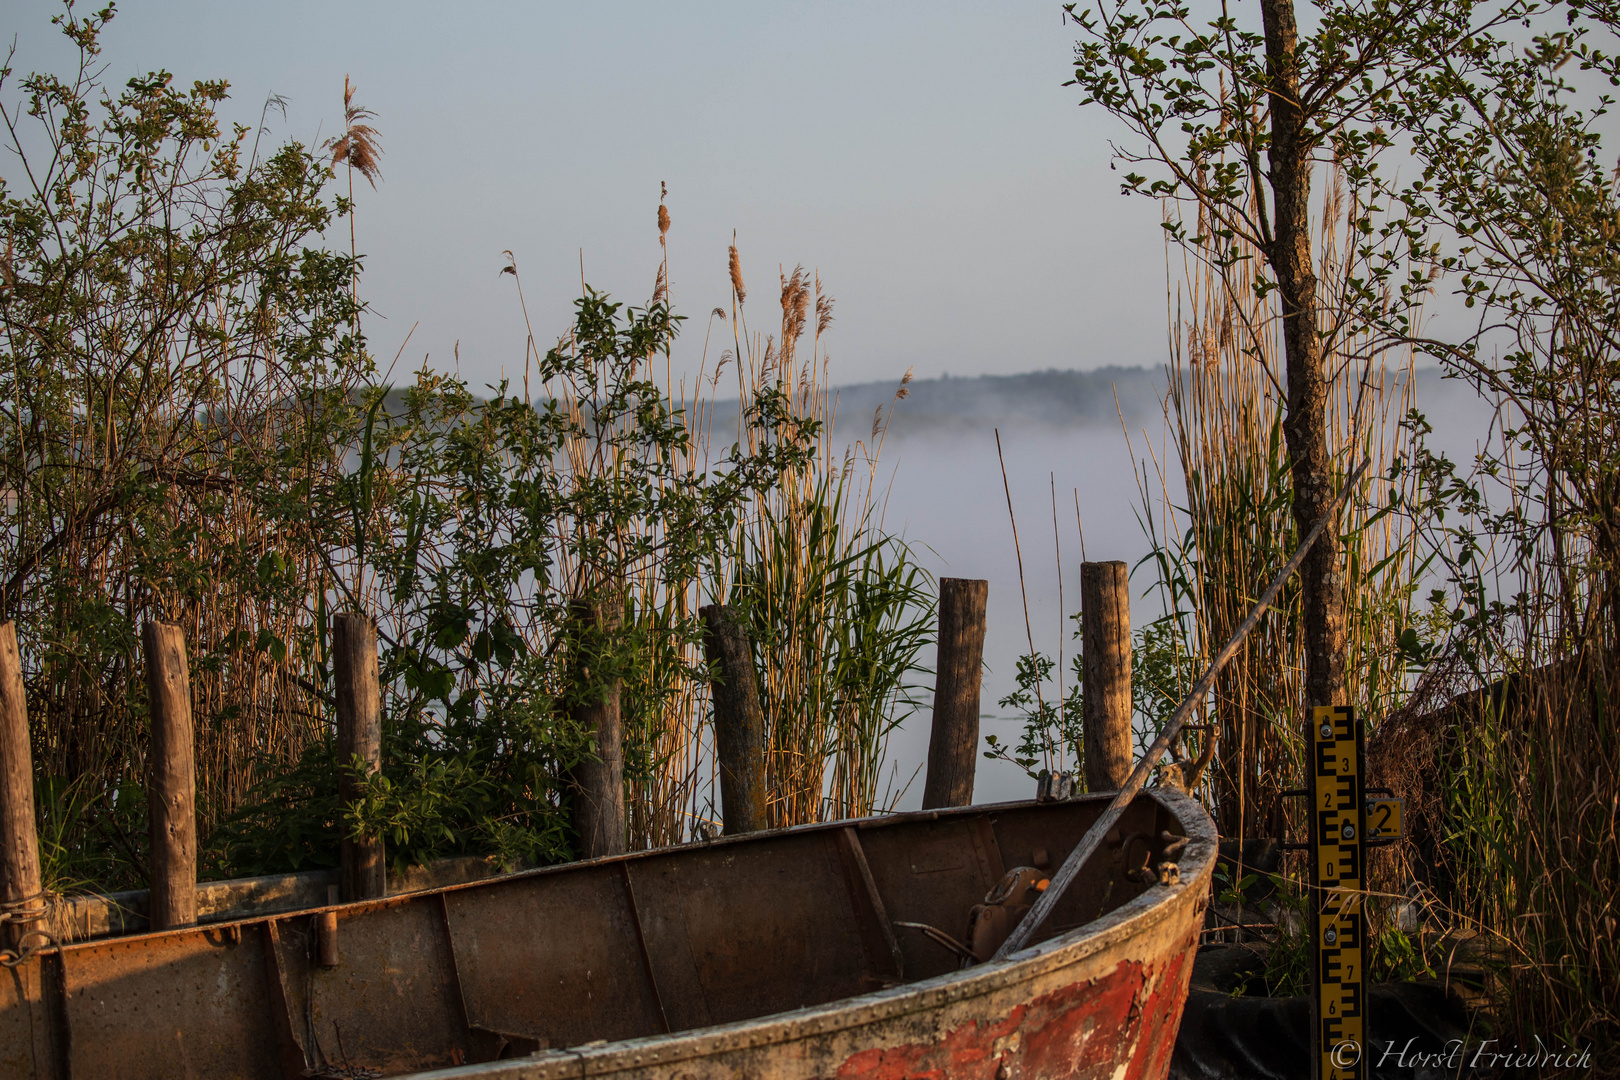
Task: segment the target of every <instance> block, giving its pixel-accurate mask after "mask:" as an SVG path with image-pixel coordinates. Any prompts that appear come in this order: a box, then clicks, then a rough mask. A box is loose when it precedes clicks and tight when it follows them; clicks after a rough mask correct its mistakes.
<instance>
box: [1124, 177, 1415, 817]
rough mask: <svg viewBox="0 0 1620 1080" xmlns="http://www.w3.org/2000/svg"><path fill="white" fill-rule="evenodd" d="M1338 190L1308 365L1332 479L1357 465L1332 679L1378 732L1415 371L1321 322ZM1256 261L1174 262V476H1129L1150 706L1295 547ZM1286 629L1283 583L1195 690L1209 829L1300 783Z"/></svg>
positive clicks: (1199, 663) (1404, 565) (1338, 266)
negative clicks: (1339, 658) (1143, 594)
mask: <svg viewBox="0 0 1620 1080" xmlns="http://www.w3.org/2000/svg"><path fill="white" fill-rule="evenodd" d="M1342 192H1343V188H1342V184H1340V183H1335V184H1334V185H1333V186H1332V187H1330V189H1329V191H1328V194H1327V197H1326V200H1325V205H1324V206H1323V208H1322V213H1321V216H1320V237H1319V241H1318V250H1319V251H1320V252H1321V253H1322V255H1321V266H1320V267H1319V268H1318V275H1319V278H1320V279H1321V281H1322V282H1323V284H1324V286H1326V290H1325V291H1327V292H1328V294H1329V295H1328V296H1327V297H1326V298H1325V299H1326V302H1325V303H1324V304H1323V305H1322V308H1321V311H1322V312H1323V313H1324V315H1323V319H1322V322H1323V326H1322V329H1323V333H1324V335H1325V340H1327V341H1328V342H1329V343H1330V344H1331V348H1329V349H1328V350H1327V351H1326V354H1325V357H1324V361H1323V363H1324V367H1325V372H1324V376H1325V378H1326V381H1327V385H1328V415H1327V417H1326V421H1327V429H1328V439H1329V445H1330V447H1332V448H1333V457H1334V460H1335V462H1336V463H1337V474H1336V475H1338V476H1339V477H1343V476H1344V475H1345V474H1347V473H1348V472H1349V471H1350V470H1351V469H1352V468H1354V467H1355V465H1356V464H1358V463H1359V462H1360V460H1361V459H1362V458H1363V457H1371V458H1372V461H1373V467H1372V468H1371V469H1370V470H1369V471H1368V474H1367V479H1365V480H1364V481H1362V483H1361V490H1360V491H1358V492H1356V493H1354V494H1353V496H1352V497H1351V499H1350V500H1349V502H1348V505H1347V508H1346V510H1345V512H1344V514H1343V516H1342V518H1341V520H1340V525H1339V531H1340V533H1341V536H1342V542H1343V545H1344V564H1343V587H1344V590H1345V596H1346V598H1347V603H1348V606H1347V613H1348V618H1347V626H1346V639H1347V650H1346V652H1347V664H1346V684H1347V688H1348V692H1349V697H1350V700H1351V701H1352V702H1353V703H1354V704H1355V706H1356V709H1357V711H1358V714H1359V715H1362V716H1365V717H1367V718H1368V719H1369V721H1370V723H1371V724H1372V726H1373V727H1374V728H1376V726H1377V723H1378V720H1379V718H1380V717H1381V716H1382V715H1383V714H1384V713H1385V712H1386V711H1388V710H1389V709H1391V708H1393V707H1394V706H1396V705H1397V704H1399V703H1400V701H1401V700H1402V697H1403V695H1404V693H1405V692H1406V690H1407V689H1408V685H1409V679H1408V677H1407V673H1406V668H1405V665H1404V663H1403V661H1402V659H1401V656H1400V653H1399V651H1398V649H1397V648H1396V641H1397V639H1398V638H1399V637H1400V635H1401V633H1402V632H1403V631H1404V630H1405V629H1406V628H1407V626H1408V625H1409V622H1410V615H1409V609H1410V605H1411V599H1412V595H1413V592H1414V590H1415V589H1416V587H1417V581H1418V576H1419V574H1420V572H1421V567H1420V565H1419V563H1420V560H1419V555H1418V546H1417V543H1416V532H1415V530H1414V529H1413V528H1412V526H1411V522H1410V518H1409V517H1407V516H1405V515H1402V514H1398V513H1395V512H1393V511H1395V510H1396V509H1397V508H1398V506H1399V504H1400V501H1401V499H1402V497H1403V496H1402V491H1403V485H1409V484H1410V480H1409V479H1407V480H1400V479H1397V480H1395V481H1393V483H1392V484H1386V483H1381V482H1380V479H1379V478H1380V477H1383V476H1387V475H1388V474H1389V472H1390V466H1392V465H1398V463H1399V462H1401V461H1402V460H1403V458H1405V457H1408V456H1409V455H1410V450H1409V448H1408V447H1407V445H1406V439H1407V435H1406V433H1405V431H1404V430H1403V429H1402V428H1401V427H1400V421H1401V419H1402V418H1404V417H1405V415H1406V413H1407V411H1408V410H1409V408H1410V407H1411V406H1412V404H1413V399H1412V388H1413V377H1412V363H1411V354H1410V351H1407V352H1405V353H1404V354H1403V355H1402V359H1401V360H1400V361H1399V362H1398V363H1396V364H1394V365H1391V364H1390V362H1389V360H1388V359H1387V357H1388V353H1387V352H1386V351H1385V350H1384V349H1382V348H1381V347H1380V345H1381V343H1380V342H1379V341H1377V340H1375V339H1373V338H1372V337H1371V336H1369V335H1366V334H1358V333H1355V332H1352V331H1351V330H1349V329H1348V328H1345V327H1342V326H1335V325H1333V324H1332V323H1331V322H1330V313H1331V312H1333V311H1335V310H1336V305H1335V304H1334V303H1333V300H1334V297H1333V295H1332V293H1333V290H1335V289H1341V290H1342V289H1344V288H1346V287H1347V282H1346V280H1345V279H1346V275H1347V273H1348V272H1349V271H1348V260H1347V258H1346V257H1345V255H1344V253H1343V252H1342V251H1341V248H1340V237H1339V229H1340V228H1341V226H1342V221H1343V218H1344V216H1345V207H1344V205H1343V193H1342ZM1200 231H1203V230H1202V228H1201V229H1200ZM1239 254H1242V253H1241V252H1240V253H1239ZM1256 254H1257V253H1254V252H1249V253H1248V255H1249V257H1247V258H1240V259H1237V260H1231V261H1223V262H1219V263H1217V262H1214V261H1212V262H1206V263H1203V264H1201V265H1196V266H1195V265H1192V264H1189V265H1188V266H1187V268H1186V275H1185V281H1186V287H1187V294H1186V303H1187V304H1188V306H1189V307H1190V308H1191V309H1192V312H1193V314H1192V316H1191V317H1190V318H1185V317H1183V315H1182V314H1181V309H1180V307H1179V304H1178V307H1177V310H1176V311H1175V312H1174V314H1173V319H1172V349H1171V358H1170V362H1169V364H1168V366H1167V369H1166V373H1167V377H1168V388H1167V392H1166V396H1165V399H1164V407H1165V418H1166V421H1167V424H1168V426H1169V430H1170V432H1171V438H1172V440H1173V445H1174V451H1175V456H1176V461H1177V464H1178V466H1179V468H1178V476H1177V477H1176V480H1179V484H1175V483H1173V482H1172V480H1171V478H1170V477H1169V476H1167V475H1165V473H1164V471H1163V469H1162V467H1161V472H1160V478H1159V489H1158V491H1156V492H1155V491H1151V490H1149V489H1147V488H1146V486H1145V485H1144V489H1143V492H1142V496H1143V499H1144V503H1145V507H1146V511H1147V514H1146V518H1147V520H1148V522H1149V523H1150V525H1151V526H1152V539H1153V542H1154V551H1153V552H1152V554H1151V555H1150V556H1149V559H1150V560H1151V563H1152V566H1153V569H1154V574H1155V585H1156V586H1157V589H1158V591H1159V593H1160V595H1161V596H1162V597H1163V600H1164V603H1165V608H1166V615H1165V616H1164V620H1165V621H1163V622H1161V624H1160V626H1161V627H1163V628H1165V629H1168V630H1170V631H1172V633H1171V634H1170V635H1169V636H1168V637H1167V636H1165V635H1164V634H1162V633H1161V634H1159V635H1156V636H1150V637H1148V638H1145V639H1144V641H1143V645H1144V646H1145V648H1144V650H1143V651H1144V654H1145V655H1144V657H1143V666H1145V667H1146V669H1147V673H1150V675H1151V677H1150V679H1149V681H1148V683H1147V685H1145V686H1143V687H1141V688H1140V689H1139V691H1138V693H1139V694H1145V696H1146V698H1147V699H1148V701H1149V709H1150V710H1152V708H1153V705H1152V703H1153V702H1155V701H1158V702H1159V703H1161V704H1162V703H1164V702H1168V701H1171V700H1176V699H1179V697H1180V695H1181V693H1182V692H1183V691H1184V683H1185V682H1188V681H1190V678H1189V676H1190V675H1191V674H1193V673H1195V672H1197V671H1200V670H1202V667H1203V666H1204V664H1205V662H1206V659H1207V655H1208V653H1209V651H1210V650H1211V649H1213V648H1218V647H1219V645H1220V644H1221V643H1222V642H1224V641H1225V640H1226V639H1227V637H1229V636H1230V634H1231V632H1232V631H1233V630H1234V629H1235V628H1236V626H1237V624H1238V623H1239V622H1241V621H1242V619H1243V618H1244V617H1245V616H1246V615H1247V613H1248V610H1249V608H1250V607H1251V606H1252V604H1253V600H1254V597H1255V596H1256V595H1257V593H1258V591H1259V589H1261V588H1262V587H1263V586H1264V584H1265V582H1266V580H1267V579H1268V577H1269V576H1270V575H1271V574H1272V573H1274V572H1275V568H1276V567H1278V566H1281V565H1282V564H1283V563H1284V562H1285V561H1286V560H1287V558H1288V556H1289V554H1290V553H1291V552H1292V551H1293V549H1294V547H1295V546H1296V545H1297V543H1298V539H1299V538H1298V536H1297V535H1296V529H1295V524H1294V522H1293V519H1292V515H1291V510H1290V507H1291V498H1292V485H1291V478H1290V474H1289V468H1288V460H1287V454H1286V448H1285V446H1284V440H1283V437H1282V422H1283V416H1284V413H1285V410H1286V400H1285V397H1284V394H1283V393H1282V391H1281V386H1280V383H1281V378H1280V373H1281V370H1282V366H1281V360H1282V340H1281V334H1282V330H1281V319H1280V315H1279V311H1278V307H1277V300H1276V294H1275V293H1268V294H1266V295H1265V296H1264V297H1261V296H1259V295H1257V290H1256V289H1255V287H1254V286H1255V281H1254V274H1255V269H1254V268H1255V267H1256V266H1258V265H1260V264H1261V261H1260V260H1259V259H1258V258H1257V257H1255V256H1256ZM1397 472H1398V470H1397ZM1401 475H1406V474H1401ZM1178 486H1179V487H1181V488H1182V490H1183V491H1184V493H1185V504H1184V505H1183V506H1179V507H1177V506H1175V505H1173V500H1172V497H1171V495H1170V491H1171V490H1172V488H1173V487H1178ZM1380 502H1383V503H1384V506H1383V508H1382V509H1380V508H1379V507H1378V504H1379V503H1380ZM1158 521H1162V524H1157V522H1158ZM1161 530H1162V531H1161ZM1302 638H1303V635H1302V633H1301V626H1300V607H1299V593H1298V585H1297V582H1296V583H1292V584H1290V586H1289V587H1288V588H1287V589H1286V590H1285V591H1284V593H1283V595H1282V596H1281V597H1280V598H1279V599H1278V601H1277V603H1275V604H1274V605H1273V606H1272V609H1271V611H1269V612H1268V613H1267V614H1266V615H1265V616H1264V618H1263V619H1262V621H1261V623H1260V625H1259V626H1258V627H1257V628H1256V629H1255V630H1254V631H1253V632H1252V633H1251V634H1250V635H1249V636H1248V638H1247V639H1246V640H1245V643H1244V647H1243V649H1242V651H1241V652H1239V654H1238V655H1237V656H1236V657H1235V658H1234V659H1233V661H1232V662H1231V663H1230V664H1229V665H1228V666H1227V667H1226V669H1225V670H1224V671H1223V672H1222V673H1221V675H1220V676H1219V677H1218V679H1217V681H1216V683H1215V687H1214V690H1213V692H1212V693H1211V695H1210V698H1209V702H1210V705H1209V707H1208V708H1209V715H1208V720H1209V722H1211V723H1213V724H1214V725H1215V730H1216V732H1217V733H1218V738H1219V742H1218V744H1217V747H1216V750H1215V759H1214V764H1213V766H1212V768H1211V770H1210V773H1209V779H1208V783H1209V787H1210V792H1209V794H1210V797H1211V800H1212V803H1213V806H1214V813H1215V817H1216V820H1217V822H1218V823H1219V825H1220V828H1221V831H1222V833H1223V834H1224V835H1227V836H1232V837H1237V836H1266V835H1275V834H1276V833H1277V832H1278V831H1279V830H1280V829H1281V828H1282V826H1283V824H1284V813H1283V810H1284V808H1283V805H1282V802H1281V801H1280V799H1279V795H1280V792H1282V791H1283V790H1285V789H1288V788H1291V787H1298V786H1299V785H1300V783H1301V782H1302V780H1303V775H1304V773H1303V747H1304V745H1305V744H1304V742H1303V741H1302V731H1303V724H1304V719H1303V714H1302V710H1303V708H1304V706H1303V702H1304V696H1303V695H1304V690H1303V682H1302V679H1303V676H1304V653H1303V651H1302V650H1303V644H1302ZM1167 649H1168V650H1169V651H1170V652H1171V654H1172V656H1171V661H1172V662H1169V663H1162V662H1157V656H1156V654H1157V653H1162V652H1165V651H1166V650H1167ZM1167 675H1168V676H1170V678H1169V679H1168V680H1167V679H1166V676H1167ZM1167 681H1168V683H1169V684H1168V685H1164V683H1166V682H1167ZM1161 711H1162V710H1161ZM1295 824H1296V826H1297V825H1300V824H1302V822H1295Z"/></svg>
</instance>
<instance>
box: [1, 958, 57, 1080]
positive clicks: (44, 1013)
mask: <svg viewBox="0 0 1620 1080" xmlns="http://www.w3.org/2000/svg"><path fill="white" fill-rule="evenodd" d="M50 982H51V980H50V978H49V976H48V973H47V972H46V970H45V965H44V964H43V963H41V962H40V961H39V960H38V959H37V958H36V959H34V960H32V961H26V962H24V963H21V964H18V965H17V966H16V967H0V1076H54V1075H55V1073H56V1070H57V1054H56V1043H55V1040H54V1039H53V1038H52V1037H51V1035H52V1029H53V1026H54V1025H53V1023H52V1020H53V1017H52V1016H51V1011H52V1010H51V1005H52V1002H50V1001H48V1000H47V995H48V994H49V993H50V992H51V989H52V987H51V986H50V985H49V984H50Z"/></svg>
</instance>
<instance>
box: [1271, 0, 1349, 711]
mask: <svg viewBox="0 0 1620 1080" xmlns="http://www.w3.org/2000/svg"><path fill="white" fill-rule="evenodd" d="M1260 13H1261V16H1262V18H1263V20H1264V23H1265V31H1266V62H1267V68H1268V71H1269V73H1270V75H1271V87H1270V95H1271V144H1270V146H1269V148H1268V149H1267V157H1268V161H1269V163H1270V166H1271V192H1272V202H1273V212H1274V216H1275V226H1274V235H1273V237H1272V241H1271V250H1270V251H1269V252H1267V257H1268V259H1269V261H1270V263H1271V269H1272V271H1273V273H1275V274H1276V277H1277V291H1278V293H1279V294H1280V296H1281V298H1282V306H1283V351H1284V354H1285V356H1286V357H1287V361H1288V416H1287V419H1286V420H1285V422H1284V425H1283V430H1284V433H1285V434H1286V436H1287V439H1288V456H1289V460H1290V462H1291V468H1292V473H1293V481H1294V506H1293V510H1294V522H1295V525H1296V526H1297V528H1298V529H1299V533H1300V535H1301V536H1303V535H1305V533H1306V532H1307V531H1308V530H1309V529H1310V527H1311V526H1312V525H1313V524H1315V522H1316V521H1317V519H1318V518H1320V517H1321V516H1322V514H1323V513H1324V512H1325V511H1326V510H1327V507H1328V504H1329V501H1330V500H1331V499H1332V497H1333V463H1332V460H1331V459H1330V457H1329V455H1328V446H1327V428H1326V418H1325V414H1326V408H1327V387H1326V383H1325V380H1324V375H1323V371H1322V340H1321V335H1320V333H1319V331H1318V328H1317V324H1316V274H1315V271H1314V270H1313V269H1312V266H1311V207H1310V202H1311V154H1312V151H1313V149H1314V148H1315V142H1316V140H1315V136H1313V134H1312V133H1311V132H1310V131H1309V130H1308V129H1307V127H1306V120H1305V117H1304V115H1303V114H1302V112H1301V110H1300V107H1299V92H1300V87H1299V82H1300V80H1299V59H1298V55H1297V53H1298V46H1299V29H1298V26H1297V25H1296V24H1295V21H1294V4H1293V0H1261V3H1260ZM1339 558H1340V554H1339V539H1338V535H1337V532H1336V531H1335V530H1334V529H1326V530H1324V531H1323V533H1322V537H1321V539H1319V540H1318V541H1317V542H1316V545H1315V546H1314V547H1313V548H1312V549H1311V551H1310V555H1309V556H1308V557H1307V558H1306V560H1305V565H1304V566H1303V567H1301V568H1300V594H1301V601H1302V607H1303V609H1304V610H1303V626H1302V629H1303V632H1304V634H1305V706H1306V707H1307V709H1308V708H1310V707H1311V706H1316V705H1342V704H1344V664H1345V656H1344V650H1345V645H1344V583H1343V577H1342V575H1341V574H1340V572H1339Z"/></svg>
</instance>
